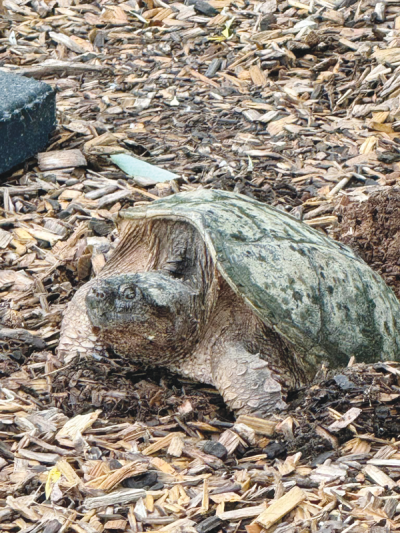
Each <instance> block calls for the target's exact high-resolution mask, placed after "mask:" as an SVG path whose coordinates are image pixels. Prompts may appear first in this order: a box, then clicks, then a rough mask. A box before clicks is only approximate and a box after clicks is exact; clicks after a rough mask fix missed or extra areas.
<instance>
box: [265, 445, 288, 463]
mask: <svg viewBox="0 0 400 533" xmlns="http://www.w3.org/2000/svg"><path fill="white" fill-rule="evenodd" d="M263 452H264V453H266V454H267V458H268V459H275V458H276V457H279V456H280V455H285V454H286V446H285V445H284V444H283V443H281V442H270V443H269V444H268V445H267V446H266V447H265V448H264V450H263Z"/></svg>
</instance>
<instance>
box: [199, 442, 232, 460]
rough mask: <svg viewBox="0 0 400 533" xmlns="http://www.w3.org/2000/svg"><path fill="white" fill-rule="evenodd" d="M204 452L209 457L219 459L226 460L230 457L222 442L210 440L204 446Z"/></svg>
mask: <svg viewBox="0 0 400 533" xmlns="http://www.w3.org/2000/svg"><path fill="white" fill-rule="evenodd" d="M203 452H204V453H207V454H208V455H213V456H214V457H218V459H225V457H226V456H227V455H228V450H227V449H226V448H225V446H224V445H223V444H221V443H220V442H216V441H213V440H208V441H207V442H206V443H205V444H204V446H203Z"/></svg>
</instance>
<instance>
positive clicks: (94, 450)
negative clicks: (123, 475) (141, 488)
mask: <svg viewBox="0 0 400 533" xmlns="http://www.w3.org/2000/svg"><path fill="white" fill-rule="evenodd" d="M102 455H103V454H102V451H101V450H100V448H98V447H97V446H92V447H91V448H90V450H89V452H88V454H87V458H88V459H91V460H92V461H95V460H98V459H100V457H101V456H102ZM112 461H114V459H112ZM110 462H111V461H110ZM120 467H121V464H120V466H119V467H118V468H120ZM112 470H114V468H112Z"/></svg>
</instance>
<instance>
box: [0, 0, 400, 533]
mask: <svg viewBox="0 0 400 533" xmlns="http://www.w3.org/2000/svg"><path fill="white" fill-rule="evenodd" d="M186 4H187V5H186ZM186 4H185V3H183V2H170V3H166V2H164V1H163V0H140V1H139V2H137V1H136V0H128V1H126V2H124V1H122V2H117V1H116V0H110V1H109V0H100V1H99V2H96V3H86V4H85V3H79V0H3V2H0V10H1V18H0V65H1V67H0V68H1V69H3V70H5V71H11V72H16V73H21V74H25V75H27V76H33V77H35V78H38V79H43V81H46V82H47V83H49V84H50V85H52V86H53V87H55V88H57V91H58V94H57V101H58V103H57V106H58V122H59V126H58V129H57V131H56V132H55V134H54V136H53V138H52V139H51V143H50V147H49V149H48V151H47V152H45V153H42V154H39V155H38V157H37V159H32V160H30V161H28V162H27V163H26V164H25V165H24V166H21V168H19V169H17V170H15V171H14V172H12V173H10V174H9V175H8V176H6V177H5V178H7V179H4V180H3V184H2V185H3V186H2V187H1V188H0V196H1V198H2V207H1V208H0V297H1V302H0V378H1V379H0V531H2V532H3V531H4V532H6V531H11V532H13V533H14V532H16V533H20V532H23V533H69V532H71V531H74V532H76V533H96V532H98V533H101V532H103V531H104V532H105V533H108V531H109V532H110V533H112V532H113V531H115V532H119V531H121V532H122V531H126V532H141V531H146V532H149V531H153V532H155V531H165V532H170V533H174V532H175V533H178V532H180V533H191V532H196V531H197V532H198V533H208V532H211V533H212V532H223V533H234V532H237V533H244V532H246V533H265V532H272V531H275V532H277V533H297V532H298V533H300V532H302V533H306V532H317V531H319V532H322V533H336V532H352V533H364V532H367V531H372V532H373V533H384V532H387V531H396V530H398V529H399V528H400V505H399V498H400V449H399V445H400V441H399V435H400V424H399V422H398V420H399V416H400V412H399V411H400V410H399V408H398V404H399V402H398V399H399V398H400V380H399V375H400V370H399V368H398V366H396V365H394V364H385V365H375V366H369V367H368V366H365V365H354V366H351V367H350V368H349V369H346V370H344V371H343V372H342V373H337V374H332V375H330V376H327V375H325V374H324V370H323V371H322V375H320V376H319V381H318V382H316V384H315V385H314V386H313V387H311V388H310V389H309V390H307V391H303V392H300V393H299V396H298V397H297V398H294V399H292V403H291V408H290V410H289V411H288V412H287V413H282V415H281V416H279V417H278V416H275V417H271V418H270V419H269V420H264V421H262V420H258V419H254V418H249V417H240V418H239V419H238V420H237V421H236V422H235V421H233V420H232V417H231V415H230V414H229V413H226V412H225V411H224V408H223V406H222V404H221V399H220V398H219V397H218V395H216V393H215V391H214V392H213V391H210V390H208V389H205V388H204V387H203V388H201V387H200V388H199V387H197V388H196V385H195V384H190V383H188V382H187V381H184V380H179V379H177V378H172V377H171V376H165V375H164V374H154V375H153V374H152V375H150V376H149V374H146V373H145V372H144V371H143V370H142V369H139V368H135V367H131V368H127V367H126V365H125V366H123V365H121V362H120V361H117V360H115V361H114V360H110V364H109V365H104V364H102V365H99V364H96V363H94V362H88V361H85V360H81V361H78V362H76V361H75V362H74V363H73V364H71V365H70V366H68V367H65V368H64V367H62V364H61V363H60V361H58V359H57V357H56V354H55V350H56V347H57V344H58V338H59V329H60V322H61V318H62V313H63V310H64V308H65V305H66V304H67V303H68V301H69V300H70V299H71V297H72V295H73V294H74V292H75V290H76V289H77V288H78V287H79V286H80V285H81V284H82V283H84V282H85V281H87V280H88V279H89V278H90V277H91V276H93V275H96V273H98V272H99V271H100V270H101V268H102V267H103V265H104V264H105V262H106V261H107V259H108V257H109V255H110V253H111V251H112V249H113V247H114V246H115V241H116V239H117V237H118V213H119V211H120V209H121V208H125V207H128V206H132V205H135V204H137V205H140V203H143V202H151V201H153V200H154V199H157V198H159V197H163V196H167V195H169V194H172V193H174V192H178V191H186V190H193V189H195V188H198V187H208V188H210V187H216V188H221V189H226V190H234V191H236V192H242V193H243V194H247V195H249V196H252V197H254V198H257V199H259V200H262V201H264V202H268V203H270V204H273V205H275V206H276V207H278V208H280V209H283V210H285V211H287V212H290V213H291V214H293V215H294V216H296V217H298V218H301V219H303V220H304V221H305V222H307V223H308V224H310V225H312V226H314V227H317V228H319V229H321V230H325V231H329V232H330V231H333V230H334V229H335V227H336V225H337V223H338V222H340V221H341V213H342V210H343V209H344V208H346V209H349V208H351V206H352V204H353V203H354V202H357V203H358V202H360V201H365V200H367V199H368V198H369V196H370V194H371V193H374V194H375V192H377V191H380V190H385V191H387V190H388V189H390V188H392V187H393V186H394V185H396V183H397V181H398V180H399V178H400V2H399V1H397V0H387V1H386V2H381V1H375V0H359V1H356V2H354V1H353V0H344V1H335V0H304V1H302V2H299V1H297V0H287V1H286V0H285V1H281V2H276V0H265V1H263V2H258V1H253V0H210V1H209V2H207V1H206V0H188V1H187V2H186ZM397 132H399V133H397ZM120 153H127V154H131V155H133V156H135V157H139V158H141V159H142V160H143V161H147V162H148V163H150V164H152V165H156V166H157V167H161V168H164V169H166V170H169V171H171V172H174V173H175V174H177V175H178V178H177V179H175V180H172V181H170V182H164V183H157V184H156V185H155V186H152V187H151V188H143V187H141V186H140V185H139V184H138V183H137V182H136V181H135V180H134V179H132V178H129V177H128V176H127V175H126V174H125V173H124V172H122V171H121V170H120V169H119V168H118V167H117V166H115V165H114V164H113V163H112V161H111V160H110V156H112V155H116V154H120ZM350 218H351V217H350ZM353 222H354V221H353ZM354 224H356V221H355V222H354ZM339 236H340V235H339ZM360 246H361V245H360ZM376 248H377V249H378V245H376ZM378 251H379V254H378V252H376V254H375V256H376V257H375V258H371V262H372V261H375V262H376V263H377V268H378V269H379V270H380V271H382V272H383V273H385V270H384V268H383V267H382V261H383V259H382V254H381V249H379V250H378ZM370 255H371V253H370ZM392 255H393V254H392ZM394 256H396V257H398V255H396V254H394ZM366 258H367V259H368V253H366ZM393 261H394V260H393ZM394 262H395V261H394ZM396 264H397V259H396ZM390 276H391V277H392V278H393V277H394V276H395V277H396V276H397V270H393V271H391V272H389V273H388V279H389V278H390Z"/></svg>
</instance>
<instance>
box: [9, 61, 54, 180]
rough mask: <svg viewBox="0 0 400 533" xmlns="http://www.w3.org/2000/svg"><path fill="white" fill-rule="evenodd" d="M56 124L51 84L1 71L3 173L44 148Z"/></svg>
mask: <svg viewBox="0 0 400 533" xmlns="http://www.w3.org/2000/svg"><path fill="white" fill-rule="evenodd" d="M55 125H56V96H55V91H54V90H53V89H52V88H51V87H50V85H47V84H46V83H42V82H40V81H37V80H34V79H31V78H24V77H23V76H18V75H17V74H10V73H8V72H2V71H0V174H1V173H3V172H6V171H7V170H10V169H11V168H12V167H14V166H15V165H18V164H19V163H22V162H23V161H25V160H26V159H28V158H29V157H32V156H33V155H35V154H36V153H37V152H39V151H41V150H43V149H44V148H45V147H46V144H47V143H48V140H49V135H50V133H51V132H52V131H53V130H54V128H55Z"/></svg>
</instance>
